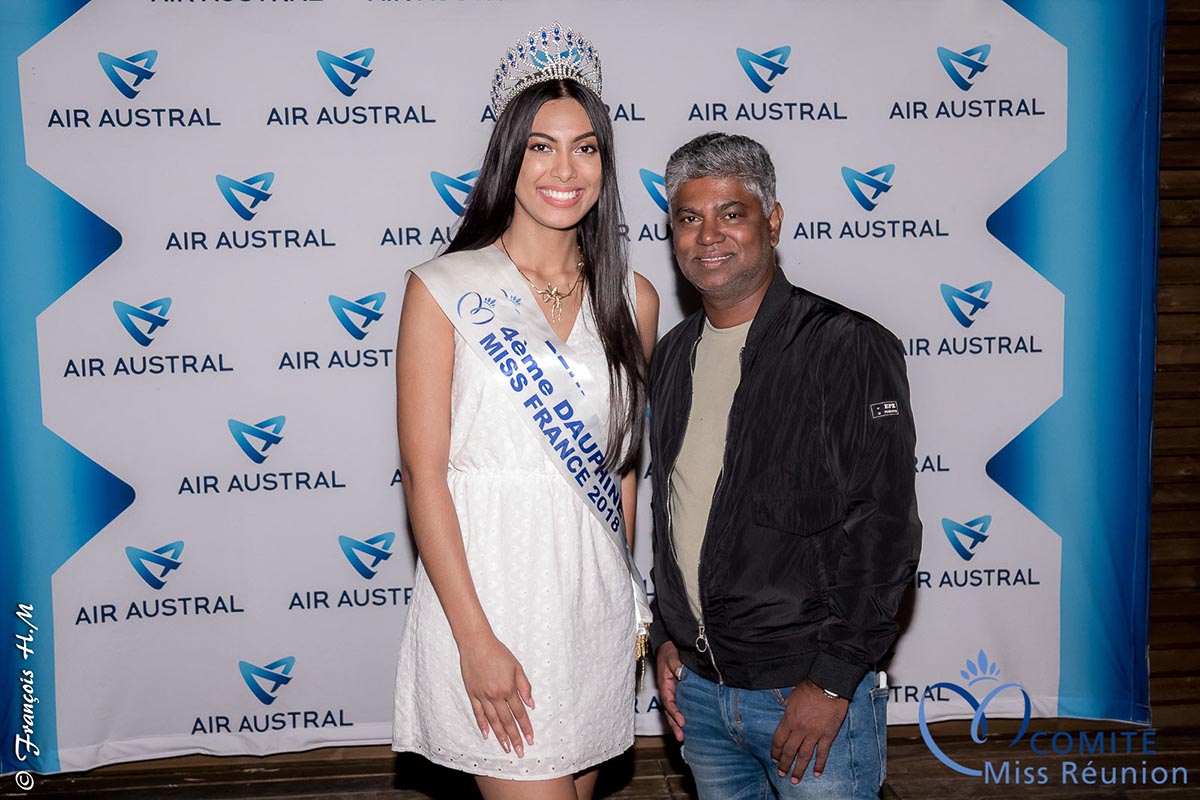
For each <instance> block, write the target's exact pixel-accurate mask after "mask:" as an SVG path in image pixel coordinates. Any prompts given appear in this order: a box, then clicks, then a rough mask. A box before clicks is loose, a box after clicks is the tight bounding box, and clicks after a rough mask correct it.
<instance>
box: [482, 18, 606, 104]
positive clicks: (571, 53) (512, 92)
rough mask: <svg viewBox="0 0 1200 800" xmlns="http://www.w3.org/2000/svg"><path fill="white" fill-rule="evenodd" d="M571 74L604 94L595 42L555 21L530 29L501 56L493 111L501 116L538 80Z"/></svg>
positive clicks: (497, 71) (595, 90)
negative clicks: (548, 25)
mask: <svg viewBox="0 0 1200 800" xmlns="http://www.w3.org/2000/svg"><path fill="white" fill-rule="evenodd" d="M560 78H570V79H571V80H575V81H578V82H579V83H582V84H583V85H584V86H586V87H588V88H589V89H591V90H592V91H593V92H595V93H596V94H597V95H599V94H600V88H601V85H602V84H601V80H600V55H599V54H598V53H597V52H596V49H595V48H594V47H592V43H591V42H589V41H588V40H587V39H585V38H583V37H582V36H580V35H579V34H577V33H575V31H573V30H571V29H570V28H564V27H563V26H562V25H559V24H558V23H557V22H555V23H554V24H553V25H551V26H550V27H549V28H542V29H540V30H536V31H530V32H529V35H528V36H526V37H525V38H523V39H519V40H518V41H517V43H516V44H515V45H513V46H512V47H510V48H509V50H508V52H507V53H505V54H504V58H502V59H500V66H499V67H497V68H496V76H495V78H493V79H492V111H494V112H495V114H496V117H497V118H499V117H500V115H501V114H503V113H504V109H505V108H507V107H508V104H509V103H510V102H512V99H513V98H514V97H516V96H517V95H519V94H520V93H521V92H523V91H525V90H526V89H528V88H529V87H530V86H533V85H534V84H537V83H541V82H542V81H552V80H557V79H560Z"/></svg>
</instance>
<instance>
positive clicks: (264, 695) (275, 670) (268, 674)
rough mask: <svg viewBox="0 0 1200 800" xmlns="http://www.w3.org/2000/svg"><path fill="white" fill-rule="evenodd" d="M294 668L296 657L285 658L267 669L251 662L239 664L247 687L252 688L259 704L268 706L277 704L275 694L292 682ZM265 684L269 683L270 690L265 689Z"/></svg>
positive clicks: (273, 662)
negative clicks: (281, 687)
mask: <svg viewBox="0 0 1200 800" xmlns="http://www.w3.org/2000/svg"><path fill="white" fill-rule="evenodd" d="M294 666H296V657H295V656H284V657H283V658H281V659H279V660H277V661H272V662H271V663H270V664H267V665H266V666H265V667H260V666H257V665H255V664H251V663H250V662H249V661H239V662H238V669H239V670H241V673H242V680H244V681H246V685H247V686H249V687H250V691H251V692H254V696H255V697H257V698H258V700H259V702H261V703H262V704H263V705H268V706H269V705H271V703H274V702H275V693H276V692H278V691H279V687H280V686H283V685H284V684H286V683H290V682H291V680H292V667H294ZM260 680H261V682H260ZM264 683H269V684H270V685H271V686H270V688H269V689H267V688H263V685H264Z"/></svg>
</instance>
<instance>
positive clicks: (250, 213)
mask: <svg viewBox="0 0 1200 800" xmlns="http://www.w3.org/2000/svg"><path fill="white" fill-rule="evenodd" d="M274 182H275V173H274V172H262V173H259V174H258V175H255V176H254V177H252V178H246V179H245V180H244V181H239V180H236V179H234V178H230V177H229V176H228V175H217V188H219V189H220V190H221V196H222V197H224V198H225V202H227V203H229V207H230V208H232V209H233V210H234V211H235V212H237V215H238V216H239V217H241V218H242V219H244V220H246V221H247V222H249V221H250V220H252V219H254V215H255V214H257V213H258V212H257V211H255V210H254V209H255V208H257V207H258V204H259V203H265V202H266V201H268V200H270V199H271V192H270V191H269V190H270V188H271V184H273V183H274ZM245 201H249V203H250V204H249V205H246V202H245Z"/></svg>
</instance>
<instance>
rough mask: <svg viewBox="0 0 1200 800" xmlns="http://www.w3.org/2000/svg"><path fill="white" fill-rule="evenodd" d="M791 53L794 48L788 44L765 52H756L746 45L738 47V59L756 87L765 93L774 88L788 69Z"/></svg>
mask: <svg viewBox="0 0 1200 800" xmlns="http://www.w3.org/2000/svg"><path fill="white" fill-rule="evenodd" d="M791 54H792V48H791V47H790V46H789V45H786V44H785V45H782V46H781V47H776V48H775V49H774V50H768V51H766V52H765V53H756V52H754V51H753V50H747V49H746V48H744V47H739V48H738V49H737V59H738V63H739V64H741V65H742V71H743V72H745V73H746V77H747V78H749V79H750V82H751V83H752V84H754V88H756V89H758V90H759V91H760V92H762V93H763V94H766V93H767V92H769V91H771V90H772V89H774V88H775V79H776V78H778V77H779V76H780V75H782V74H783V73H785V72H787V71H788V68H787V61H788V57H789V56H791Z"/></svg>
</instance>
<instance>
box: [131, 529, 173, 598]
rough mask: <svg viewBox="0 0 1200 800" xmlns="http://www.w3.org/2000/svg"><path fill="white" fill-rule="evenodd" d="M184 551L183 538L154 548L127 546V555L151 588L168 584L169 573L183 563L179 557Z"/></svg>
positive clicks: (159, 587)
mask: <svg viewBox="0 0 1200 800" xmlns="http://www.w3.org/2000/svg"><path fill="white" fill-rule="evenodd" d="M182 553H183V541H182V540H180V541H176V542H171V543H170V544H164V545H163V546H162V547H157V548H155V549H154V550H143V549H141V548H140V547H133V546H130V547H126V548H125V557H126V558H128V559H129V563H130V564H132V565H133V568H134V570H135V571H136V572H137V574H138V575H139V576H140V577H141V579H142V580H144V581H145V582H146V585H147V586H149V587H150V588H151V589H161V588H163V587H164V586H166V585H167V580H166V579H167V575H168V574H169V573H171V572H174V571H175V570H177V569H179V567H180V566H182V565H183V562H182V561H180V559H179V556H180V555H181V554H182Z"/></svg>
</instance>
